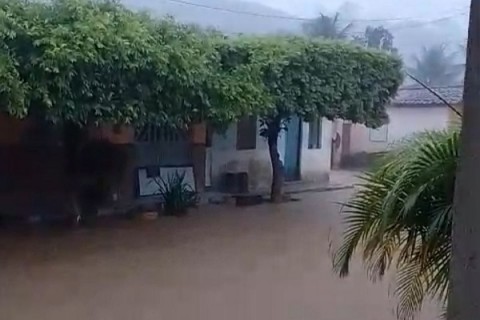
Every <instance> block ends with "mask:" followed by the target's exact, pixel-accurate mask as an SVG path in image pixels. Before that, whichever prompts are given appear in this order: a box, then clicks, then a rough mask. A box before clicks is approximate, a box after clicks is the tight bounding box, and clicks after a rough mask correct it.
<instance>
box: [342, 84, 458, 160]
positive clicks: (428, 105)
mask: <svg viewBox="0 0 480 320" xmlns="http://www.w3.org/2000/svg"><path fill="white" fill-rule="evenodd" d="M434 90H435V92H437V93H438V94H439V95H440V96H442V97H443V98H444V99H446V100H447V101H448V102H449V103H450V104H452V105H453V106H454V107H455V108H457V109H460V108H461V101H462V93H463V87H462V86H451V87H442V88H434ZM387 112H388V116H389V123H388V124H385V125H383V126H382V127H380V128H377V129H371V128H367V127H365V126H364V125H360V124H351V123H344V124H343V130H342V131H343V137H342V139H343V143H342V153H341V165H342V166H343V167H362V166H365V165H368V164H369V163H370V162H371V161H372V160H373V158H374V157H375V155H376V154H378V153H379V152H383V151H386V150H388V149H389V148H390V147H391V146H392V145H393V144H395V143H396V142H398V141H401V140H402V139H405V138H407V137H409V136H411V135H412V134H414V133H417V132H422V131H426V130H442V129H446V128H448V127H449V125H450V124H451V123H453V122H455V119H456V118H457V116H456V115H455V114H454V112H453V111H452V110H450V109H449V108H448V107H447V106H446V105H445V104H444V103H443V102H442V101H441V100H440V99H439V98H437V97H436V96H435V95H433V94H432V93H431V92H429V91H428V90H426V89H424V88H418V87H411V88H401V89H400V90H399V92H398V94H397V96H396V97H395V99H394V100H393V101H392V104H391V105H390V106H389V107H388V108H387Z"/></svg>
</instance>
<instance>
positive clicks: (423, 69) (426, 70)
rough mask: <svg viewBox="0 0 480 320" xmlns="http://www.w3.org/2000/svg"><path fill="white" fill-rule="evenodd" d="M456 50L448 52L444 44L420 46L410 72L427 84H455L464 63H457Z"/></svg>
mask: <svg viewBox="0 0 480 320" xmlns="http://www.w3.org/2000/svg"><path fill="white" fill-rule="evenodd" d="M456 55H457V53H456V52H453V53H448V51H447V47H446V46H445V45H435V46H431V47H428V48H427V47H424V48H422V52H421V54H420V55H419V56H415V57H414V58H415V65H414V67H413V68H410V72H411V73H412V74H413V75H414V76H415V77H416V78H417V79H419V80H420V81H422V82H423V83H425V84H426V85H428V86H446V85H451V84H457V81H458V80H459V77H460V76H461V74H462V72H463V71H464V65H462V64H458V63H456V62H455V60H456Z"/></svg>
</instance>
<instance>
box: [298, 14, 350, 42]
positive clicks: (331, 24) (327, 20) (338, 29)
mask: <svg viewBox="0 0 480 320" xmlns="http://www.w3.org/2000/svg"><path fill="white" fill-rule="evenodd" d="M339 18H340V13H338V12H337V13H335V15H334V16H331V17H330V16H328V15H324V14H320V16H318V17H316V18H315V19H313V20H311V21H308V22H306V23H304V24H303V31H304V32H305V34H306V35H307V36H309V37H312V38H317V37H319V38H325V39H346V38H348V32H349V31H350V30H351V29H352V27H353V23H347V24H345V25H343V26H341V25H340V19H339Z"/></svg>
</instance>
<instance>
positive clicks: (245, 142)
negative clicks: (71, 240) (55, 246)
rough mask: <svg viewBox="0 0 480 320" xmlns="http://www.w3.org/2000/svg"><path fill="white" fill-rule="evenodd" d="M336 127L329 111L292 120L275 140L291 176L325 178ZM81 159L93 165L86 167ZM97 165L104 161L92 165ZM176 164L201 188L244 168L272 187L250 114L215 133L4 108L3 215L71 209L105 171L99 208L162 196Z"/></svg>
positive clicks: (252, 180)
mask: <svg viewBox="0 0 480 320" xmlns="http://www.w3.org/2000/svg"><path fill="white" fill-rule="evenodd" d="M332 128H333V126H332V122H330V121H328V120H326V119H319V120H316V121H312V122H311V123H307V122H304V121H301V120H300V119H299V118H293V119H292V120H291V121H290V123H289V125H288V130H286V131H284V132H282V134H281V136H280V138H279V143H278V146H279V150H278V151H279V154H280V158H281V160H282V162H283V163H284V167H285V172H286V180H287V181H296V180H300V179H301V180H305V181H326V180H328V178H329V172H330V167H331V165H330V164H331V159H332V148H331V147H332ZM95 141H97V142H98V143H99V144H100V143H103V142H105V141H108V142H109V143H108V144H107V145H111V146H114V147H111V148H110V149H108V151H107V150H104V149H100V151H99V150H98V149H97V150H96V149H95V148H93V149H88V151H87V152H85V151H82V150H83V149H82V148H85V146H86V145H95ZM82 152H83V153H85V154H83V156H82ZM79 155H80V156H79ZM79 159H80V160H79ZM82 161H83V162H82ZM84 162H85V163H87V165H85V167H86V168H88V170H90V171H88V170H87V171H85V170H84V171H82V170H83V169H82V168H83V167H82V166H84ZM92 163H93V164H94V165H92ZM98 165H99V166H100V169H99V168H96V169H95V170H93V171H92V167H96V166H98ZM92 172H95V174H100V175H101V177H100V178H101V179H100V180H98V179H97V178H98V177H93V176H92V175H93V173H92ZM175 172H181V173H184V174H185V179H186V182H187V183H189V184H190V185H191V186H192V187H193V188H195V189H196V190H197V191H198V192H203V191H204V190H206V189H211V190H216V191H225V190H224V184H225V179H226V177H227V176H228V174H232V173H233V174H235V173H242V174H244V175H245V177H246V181H247V184H248V186H247V190H246V191H249V192H258V191H266V190H268V189H269V188H270V184H271V177H272V173H271V172H272V170H271V163H270V157H269V152H268V145H267V142H266V140H265V139H264V138H262V137H261V136H260V123H259V121H258V120H257V118H255V117H246V118H244V119H241V120H240V121H238V123H236V124H232V125H230V126H229V127H228V129H227V130H226V131H225V132H214V133H212V132H211V131H210V130H207V127H206V125H205V124H197V125H193V126H191V128H190V129H189V130H188V131H185V130H172V129H168V128H160V127H156V126H151V125H150V126H145V127H142V128H137V129H135V128H133V127H130V126H121V125H102V126H98V127H95V126H91V127H88V128H84V129H80V128H78V127H75V126H69V125H53V124H51V123H48V122H46V121H44V120H42V119H33V118H27V119H23V120H17V119H14V118H11V117H9V116H7V115H4V114H0V216H10V217H12V216H14V217H24V218H25V217H35V219H41V217H45V216H49V217H51V216H55V217H62V216H68V215H71V214H72V211H73V210H74V209H75V205H76V203H74V194H75V192H78V185H79V183H80V184H84V183H91V182H92V181H97V182H98V181H101V180H102V179H103V180H106V179H109V181H110V183H111V184H112V185H113V188H111V189H109V191H108V192H109V193H108V194H106V195H105V197H106V199H107V200H106V201H105V203H103V205H102V212H105V213H108V212H112V211H113V212H115V211H125V210H128V209H129V208H131V207H132V206H137V205H148V204H153V203H156V202H158V201H159V195H158V185H157V184H156V182H155V181H157V180H158V178H165V177H168V176H169V175H171V174H172V173H175ZM95 179H97V180H95Z"/></svg>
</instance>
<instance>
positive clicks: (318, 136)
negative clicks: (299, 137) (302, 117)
mask: <svg viewBox="0 0 480 320" xmlns="http://www.w3.org/2000/svg"><path fill="white" fill-rule="evenodd" d="M321 148H322V119H316V120H313V121H311V122H310V129H309V131H308V149H321Z"/></svg>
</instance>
